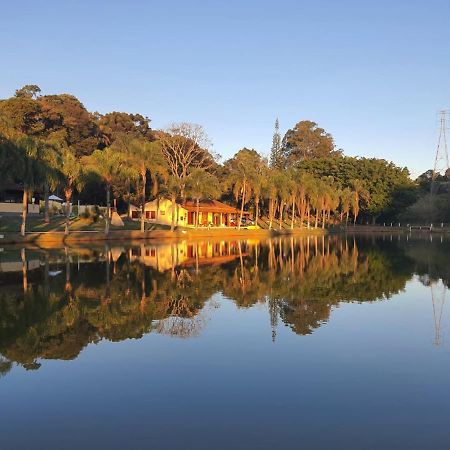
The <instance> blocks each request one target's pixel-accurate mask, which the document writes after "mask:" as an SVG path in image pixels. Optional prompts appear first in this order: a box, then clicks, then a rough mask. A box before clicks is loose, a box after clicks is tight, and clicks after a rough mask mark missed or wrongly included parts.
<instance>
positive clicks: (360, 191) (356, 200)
mask: <svg viewBox="0 0 450 450" xmlns="http://www.w3.org/2000/svg"><path fill="white" fill-rule="evenodd" d="M368 199H369V193H368V191H367V189H366V188H365V186H364V183H363V182H362V181H361V180H358V179H356V180H353V182H352V200H351V206H352V213H353V225H356V219H357V218H358V215H359V210H360V201H361V200H366V201H367V200H368Z"/></svg>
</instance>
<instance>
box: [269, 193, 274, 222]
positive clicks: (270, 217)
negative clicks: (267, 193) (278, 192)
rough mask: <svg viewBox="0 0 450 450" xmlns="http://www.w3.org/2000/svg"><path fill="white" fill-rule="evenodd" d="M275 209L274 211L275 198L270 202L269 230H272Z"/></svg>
mask: <svg viewBox="0 0 450 450" xmlns="http://www.w3.org/2000/svg"><path fill="white" fill-rule="evenodd" d="M273 209H274V200H273V198H271V199H270V200H269V230H271V229H272V221H273Z"/></svg>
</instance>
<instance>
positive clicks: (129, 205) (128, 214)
mask: <svg viewBox="0 0 450 450" xmlns="http://www.w3.org/2000/svg"><path fill="white" fill-rule="evenodd" d="M130 191H131V185H130V180H127V199H128V200H127V219H128V220H131V202H130V195H131V194H130Z"/></svg>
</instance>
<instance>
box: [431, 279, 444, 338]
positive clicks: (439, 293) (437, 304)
mask: <svg viewBox="0 0 450 450" xmlns="http://www.w3.org/2000/svg"><path fill="white" fill-rule="evenodd" d="M430 287H431V302H432V304H433V319H434V344H435V345H436V346H439V345H441V322H442V314H443V312H444V305H445V294H446V292H447V287H446V286H445V284H444V283H443V281H442V280H441V281H440V282H437V283H434V282H432V283H431V285H430Z"/></svg>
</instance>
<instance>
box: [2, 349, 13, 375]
mask: <svg viewBox="0 0 450 450" xmlns="http://www.w3.org/2000/svg"><path fill="white" fill-rule="evenodd" d="M11 369H12V362H11V361H10V360H9V359H6V358H5V357H3V356H2V355H0V378H1V377H4V376H5V375H6V374H7V373H8V372H9V371H10V370H11Z"/></svg>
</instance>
